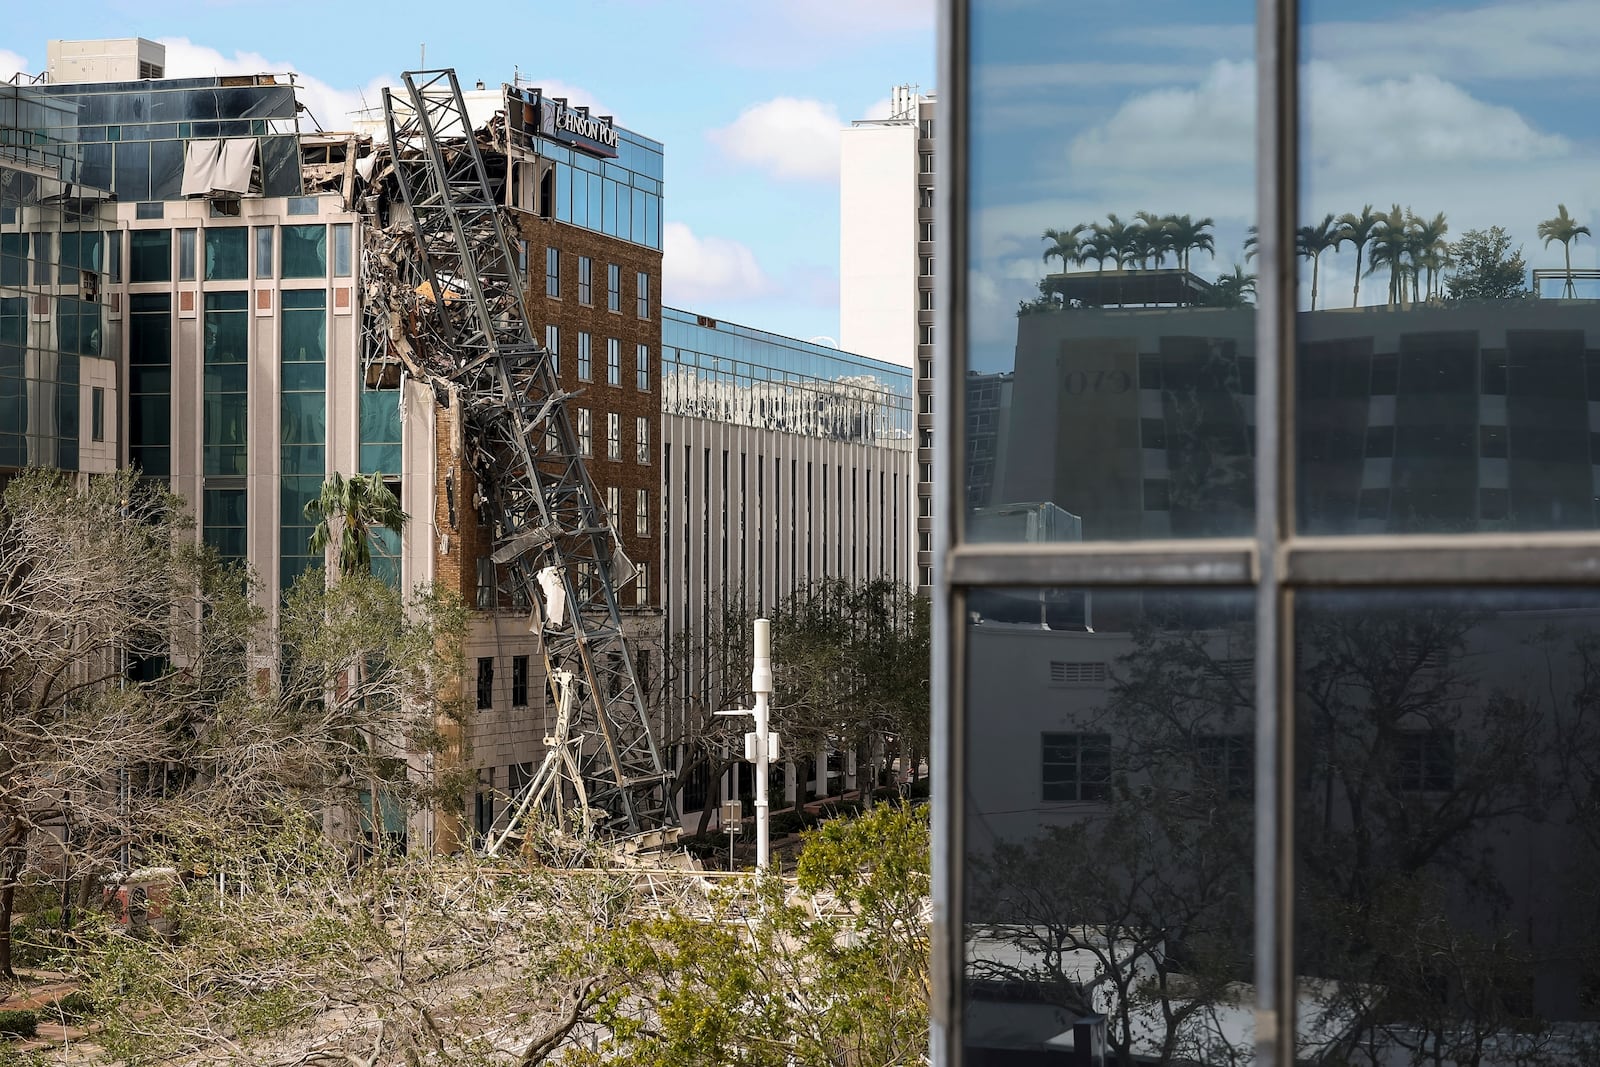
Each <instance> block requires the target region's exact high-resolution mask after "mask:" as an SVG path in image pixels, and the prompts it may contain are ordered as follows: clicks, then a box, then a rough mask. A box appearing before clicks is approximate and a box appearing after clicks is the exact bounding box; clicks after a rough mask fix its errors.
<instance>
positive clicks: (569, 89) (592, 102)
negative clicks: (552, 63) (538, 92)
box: [521, 74, 627, 126]
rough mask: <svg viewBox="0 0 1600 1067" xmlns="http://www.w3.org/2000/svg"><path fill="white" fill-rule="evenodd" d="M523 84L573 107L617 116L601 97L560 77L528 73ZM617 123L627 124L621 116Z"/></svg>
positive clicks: (597, 113) (593, 112)
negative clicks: (602, 101)
mask: <svg viewBox="0 0 1600 1067" xmlns="http://www.w3.org/2000/svg"><path fill="white" fill-rule="evenodd" d="M521 84H522V85H523V86H524V87H527V86H533V87H534V88H536V89H543V90H544V95H545V96H547V97H561V98H562V99H563V100H565V101H566V102H567V103H568V104H570V105H571V106H573V107H586V108H588V109H589V111H590V113H592V114H595V115H613V116H615V113H614V112H613V111H612V110H611V109H610V108H608V107H607V106H606V105H605V104H602V103H601V102H600V98H599V97H597V96H595V95H594V93H592V92H590V91H589V90H588V89H585V88H584V87H583V86H581V85H573V84H571V83H570V82H564V81H562V80H560V79H559V78H530V77H528V76H527V75H526V74H524V75H523V76H522V83H521ZM617 123H618V125H623V126H625V125H627V123H625V122H623V121H622V119H621V118H620V117H618V118H617Z"/></svg>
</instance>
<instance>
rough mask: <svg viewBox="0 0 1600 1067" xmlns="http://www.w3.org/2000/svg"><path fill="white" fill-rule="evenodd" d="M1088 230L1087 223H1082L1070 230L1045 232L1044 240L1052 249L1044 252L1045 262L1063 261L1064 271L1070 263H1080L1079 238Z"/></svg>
mask: <svg viewBox="0 0 1600 1067" xmlns="http://www.w3.org/2000/svg"><path fill="white" fill-rule="evenodd" d="M1088 228H1089V227H1088V225H1087V224H1086V223H1082V222H1080V223H1078V224H1077V225H1076V226H1074V227H1072V229H1070V230H1046V231H1044V238H1043V239H1044V240H1046V241H1049V242H1050V247H1049V248H1046V249H1045V250H1044V261H1045V262H1046V263H1049V262H1050V261H1051V260H1052V259H1059V260H1061V269H1062V271H1065V270H1066V269H1067V264H1068V263H1076V262H1078V238H1079V237H1081V236H1082V235H1083V231H1085V230H1087V229H1088Z"/></svg>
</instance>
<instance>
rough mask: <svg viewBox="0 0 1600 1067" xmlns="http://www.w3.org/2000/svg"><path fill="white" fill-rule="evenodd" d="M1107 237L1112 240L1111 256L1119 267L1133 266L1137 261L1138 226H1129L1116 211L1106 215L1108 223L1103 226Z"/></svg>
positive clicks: (1119, 268)
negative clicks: (1136, 233)
mask: <svg viewBox="0 0 1600 1067" xmlns="http://www.w3.org/2000/svg"><path fill="white" fill-rule="evenodd" d="M1102 229H1103V231H1104V233H1105V235H1106V239H1107V240H1108V241H1110V242H1111V258H1112V259H1114V260H1115V261H1116V264H1117V269H1118V270H1121V269H1123V268H1124V267H1128V266H1132V265H1133V264H1134V263H1135V262H1137V258H1138V257H1137V252H1138V244H1137V241H1136V240H1135V236H1134V231H1135V230H1137V229H1138V227H1136V226H1129V225H1128V224H1127V223H1126V222H1123V221H1122V220H1121V219H1119V218H1117V214H1116V212H1114V211H1113V212H1110V213H1108V214H1107V215H1106V224H1105V226H1104V227H1102Z"/></svg>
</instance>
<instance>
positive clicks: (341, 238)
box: [333, 222, 353, 278]
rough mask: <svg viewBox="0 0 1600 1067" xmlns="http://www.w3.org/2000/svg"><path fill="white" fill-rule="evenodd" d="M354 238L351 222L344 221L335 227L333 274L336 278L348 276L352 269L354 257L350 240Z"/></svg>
mask: <svg viewBox="0 0 1600 1067" xmlns="http://www.w3.org/2000/svg"><path fill="white" fill-rule="evenodd" d="M351 239H352V233H351V227H350V223H348V222H343V223H339V224H338V225H336V226H334V228H333V276H334V277H335V278H348V277H350V271H351V260H352V258H353V255H352V250H351V247H350V242H351Z"/></svg>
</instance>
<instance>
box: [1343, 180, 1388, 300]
mask: <svg viewBox="0 0 1600 1067" xmlns="http://www.w3.org/2000/svg"><path fill="white" fill-rule="evenodd" d="M1382 221H1383V218H1382V216H1381V215H1376V214H1373V211H1372V205H1371V204H1364V205H1362V208H1361V213H1360V214H1359V215H1357V214H1354V213H1350V212H1347V213H1345V214H1343V215H1340V216H1339V244H1340V245H1343V244H1345V243H1349V244H1351V245H1354V246H1355V250H1356V280H1355V287H1354V288H1353V289H1352V290H1351V292H1350V306H1351V307H1358V306H1360V304H1361V272H1362V257H1363V255H1364V254H1365V252H1366V248H1367V245H1368V244H1370V243H1371V241H1372V237H1373V234H1375V233H1377V231H1378V228H1379V226H1380V225H1381V224H1382Z"/></svg>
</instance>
